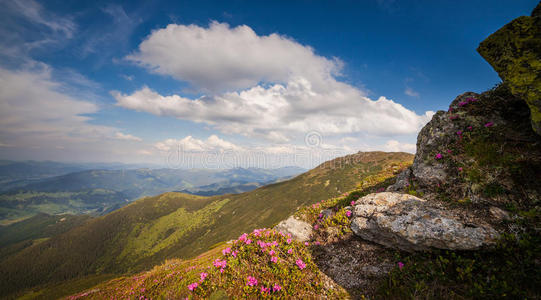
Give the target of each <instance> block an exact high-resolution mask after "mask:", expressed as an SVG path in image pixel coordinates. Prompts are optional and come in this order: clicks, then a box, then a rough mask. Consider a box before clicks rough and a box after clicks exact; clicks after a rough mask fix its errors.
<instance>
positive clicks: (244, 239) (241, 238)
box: [239, 233, 247, 242]
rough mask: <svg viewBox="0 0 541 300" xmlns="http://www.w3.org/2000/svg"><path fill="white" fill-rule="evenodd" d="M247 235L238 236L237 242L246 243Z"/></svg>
mask: <svg viewBox="0 0 541 300" xmlns="http://www.w3.org/2000/svg"><path fill="white" fill-rule="evenodd" d="M246 237H247V234H246V233H243V234H242V235H241V236H239V241H241V242H244V241H246Z"/></svg>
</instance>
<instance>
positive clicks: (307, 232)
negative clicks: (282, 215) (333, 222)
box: [274, 216, 312, 242]
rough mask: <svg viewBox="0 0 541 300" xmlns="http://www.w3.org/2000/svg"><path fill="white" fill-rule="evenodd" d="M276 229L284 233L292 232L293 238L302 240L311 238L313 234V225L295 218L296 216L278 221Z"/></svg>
mask: <svg viewBox="0 0 541 300" xmlns="http://www.w3.org/2000/svg"><path fill="white" fill-rule="evenodd" d="M274 229H275V230H277V231H279V232H282V233H284V234H291V238H293V239H295V240H297V241H300V242H306V241H308V240H310V236H311V235H312V226H311V225H310V224H308V223H306V222H304V221H301V220H297V219H295V217H294V216H291V217H289V218H287V219H286V220H284V221H282V222H280V223H278V225H276V226H274Z"/></svg>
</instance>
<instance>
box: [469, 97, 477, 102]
mask: <svg viewBox="0 0 541 300" xmlns="http://www.w3.org/2000/svg"><path fill="white" fill-rule="evenodd" d="M466 101H468V102H476V101H477V99H476V98H473V97H468V98H466Z"/></svg>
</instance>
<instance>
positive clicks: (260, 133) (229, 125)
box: [112, 22, 432, 143]
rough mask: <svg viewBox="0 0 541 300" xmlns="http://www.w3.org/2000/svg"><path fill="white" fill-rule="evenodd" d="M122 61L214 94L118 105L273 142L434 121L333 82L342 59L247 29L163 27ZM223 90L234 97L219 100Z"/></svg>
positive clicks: (122, 98)
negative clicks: (127, 60)
mask: <svg viewBox="0 0 541 300" xmlns="http://www.w3.org/2000/svg"><path fill="white" fill-rule="evenodd" d="M128 59H129V60H132V61H134V62H136V63H138V64H140V65H143V66H146V67H147V68H149V69H150V70H151V71H152V72H156V73H160V74H167V75H171V76H173V77H175V78H177V79H178V80H181V81H187V82H190V83H192V85H193V86H195V87H197V88H201V89H203V90H207V91H212V92H213V93H211V94H210V95H207V96H202V97H200V98H198V99H189V98H186V97H183V96H180V95H160V94H159V93H157V92H156V91H154V90H152V89H151V88H148V87H143V88H141V89H140V90H138V91H135V92H133V93H132V94H123V93H120V92H116V91H114V92H112V94H113V96H114V97H115V98H116V100H117V105H119V106H122V107H124V108H128V109H133V110H137V111H144V112H148V113H152V114H154V115H158V116H172V117H175V118H179V119H183V120H189V121H193V122H197V123H204V124H207V125H211V127H213V128H215V129H218V130H220V131H221V132H223V133H228V134H241V135H244V136H248V137H260V138H264V139H266V140H268V141H271V142H275V143H287V142H289V141H291V140H294V139H295V138H302V137H303V135H304V134H305V133H306V132H308V131H313V130H315V131H318V132H320V133H321V134H322V135H326V136H331V135H338V134H352V133H365V134H372V135H384V136H391V135H403V134H412V133H417V131H418V130H419V129H420V128H421V127H422V126H423V125H424V124H425V123H426V122H427V121H428V120H429V119H430V117H431V115H432V112H427V113H426V114H424V115H417V114H416V113H415V112H413V111H411V110H408V109H406V108H405V107H404V106H402V105H401V104H399V103H396V102H394V101H392V100H389V99H387V98H385V97H380V98H378V99H377V100H372V99H369V98H368V97H366V95H365V93H364V92H363V91H361V90H359V89H358V88H355V87H353V86H351V85H348V84H345V83H343V82H339V81H337V79H336V76H337V74H339V72H340V69H341V68H342V63H341V61H340V60H338V59H328V58H325V57H322V56H319V55H317V54H315V53H314V50H313V49H312V48H310V47H308V46H304V45H301V44H299V43H297V42H296V41H294V40H292V39H290V38H287V37H284V36H281V35H278V34H271V35H267V36H259V35H257V34H256V33H255V32H254V31H253V30H252V29H251V28H250V27H248V26H246V25H243V26H238V27H235V28H231V27H229V25H227V24H223V23H216V22H212V23H211V24H210V25H209V27H208V28H203V27H200V26H196V25H189V26H185V25H168V26H167V27H166V28H164V29H160V30H156V31H154V32H152V33H151V34H150V35H149V36H148V37H147V39H146V40H145V41H143V42H142V43H141V45H140V46H139V49H138V51H137V52H136V53H134V54H132V55H130V56H128ZM222 89H228V90H231V89H233V90H234V91H229V92H225V93H224V92H222V93H217V91H219V90H222ZM239 89H240V90H239Z"/></svg>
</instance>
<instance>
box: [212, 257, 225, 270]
mask: <svg viewBox="0 0 541 300" xmlns="http://www.w3.org/2000/svg"><path fill="white" fill-rule="evenodd" d="M212 264H213V265H214V266H215V267H216V268H225V267H227V261H226V260H221V259H219V258H218V259H216V260H215V261H214V262H213V263H212Z"/></svg>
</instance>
